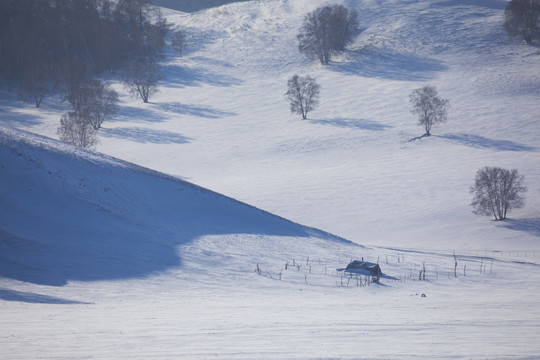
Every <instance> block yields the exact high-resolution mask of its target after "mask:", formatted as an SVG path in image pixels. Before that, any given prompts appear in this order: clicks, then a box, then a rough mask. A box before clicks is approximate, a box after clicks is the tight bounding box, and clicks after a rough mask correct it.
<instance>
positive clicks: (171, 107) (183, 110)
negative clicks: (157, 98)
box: [158, 102, 236, 119]
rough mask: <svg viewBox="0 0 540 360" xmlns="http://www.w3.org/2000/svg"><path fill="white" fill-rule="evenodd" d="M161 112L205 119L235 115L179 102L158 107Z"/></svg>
mask: <svg viewBox="0 0 540 360" xmlns="http://www.w3.org/2000/svg"><path fill="white" fill-rule="evenodd" d="M158 106H159V107H160V108H161V109H162V111H167V112H174V113H176V114H180V115H190V116H196V117H201V118H207V119H218V118H224V117H229V116H234V115H236V114H235V113H233V112H230V111H223V110H217V109H214V108H212V107H210V106H206V105H188V104H182V103H179V102H167V103H163V104H159V105H158Z"/></svg>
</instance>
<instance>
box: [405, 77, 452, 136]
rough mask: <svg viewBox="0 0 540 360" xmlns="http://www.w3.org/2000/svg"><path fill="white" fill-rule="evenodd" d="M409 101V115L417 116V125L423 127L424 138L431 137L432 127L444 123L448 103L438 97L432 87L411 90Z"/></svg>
mask: <svg viewBox="0 0 540 360" xmlns="http://www.w3.org/2000/svg"><path fill="white" fill-rule="evenodd" d="M409 99H410V102H411V104H412V106H413V108H412V110H411V113H413V114H414V115H417V116H418V125H419V126H423V127H424V129H425V130H426V134H425V135H426V136H429V135H431V128H432V127H433V125H436V124H439V123H444V122H446V119H447V118H448V109H449V108H450V103H449V101H448V100H447V99H442V98H440V97H439V95H438V93H437V89H435V87H434V86H431V85H426V86H424V87H422V88H420V89H416V90H413V91H412V92H411V94H410V95H409Z"/></svg>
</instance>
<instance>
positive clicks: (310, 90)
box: [285, 75, 321, 119]
mask: <svg viewBox="0 0 540 360" xmlns="http://www.w3.org/2000/svg"><path fill="white" fill-rule="evenodd" d="M320 88H321V87H320V85H319V84H317V81H315V79H314V78H312V77H311V76H309V75H307V76H306V77H302V76H298V75H294V76H293V77H292V78H290V79H289V81H288V82H287V92H286V93H285V96H286V97H287V98H288V99H289V101H290V105H291V112H292V113H296V114H300V115H302V119H306V118H307V114H308V112H309V111H311V110H313V109H315V106H317V104H318V103H319V91H320Z"/></svg>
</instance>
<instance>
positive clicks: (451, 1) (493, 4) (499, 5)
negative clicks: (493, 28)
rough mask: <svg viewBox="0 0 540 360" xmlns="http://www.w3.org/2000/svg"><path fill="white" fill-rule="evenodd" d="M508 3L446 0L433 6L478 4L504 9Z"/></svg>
mask: <svg viewBox="0 0 540 360" xmlns="http://www.w3.org/2000/svg"><path fill="white" fill-rule="evenodd" d="M506 5H508V1H506V0H448V1H442V2H439V3H436V4H433V6H478V7H483V8H486V9H495V10H504V9H505V8H506Z"/></svg>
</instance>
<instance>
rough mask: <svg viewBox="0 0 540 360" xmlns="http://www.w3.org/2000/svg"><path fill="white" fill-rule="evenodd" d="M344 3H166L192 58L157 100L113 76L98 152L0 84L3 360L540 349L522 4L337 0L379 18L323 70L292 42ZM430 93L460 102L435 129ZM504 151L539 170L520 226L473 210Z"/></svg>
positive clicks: (524, 169)
mask: <svg viewBox="0 0 540 360" xmlns="http://www.w3.org/2000/svg"><path fill="white" fill-rule="evenodd" d="M326 3H327V2H324V1H319V0H309V1H308V0H275V1H272V0H266V1H263V0H261V1H252V2H245V3H234V4H229V5H225V6H222V7H219V8H214V9H209V10H207V11H202V12H198V13H193V14H186V13H180V12H174V11H172V10H166V9H164V14H165V16H166V17H167V19H168V20H169V21H170V22H172V23H174V29H185V30H186V32H187V35H188V37H187V38H188V41H189V45H188V49H187V51H186V53H185V55H184V56H183V57H177V55H176V54H175V53H174V51H173V50H172V49H167V58H166V59H165V61H164V63H163V70H162V76H163V80H162V81H161V82H160V93H158V94H157V95H156V96H155V97H154V98H152V99H151V102H150V103H148V104H144V103H142V101H140V100H137V99H132V98H130V97H129V96H128V94H127V93H126V92H125V91H124V90H123V88H122V85H121V84H120V83H114V86H115V88H116V89H117V90H118V91H119V92H120V102H121V104H120V105H121V110H120V112H119V114H118V115H117V116H116V117H115V119H113V120H112V121H109V122H107V123H104V129H102V130H100V141H101V143H100V144H99V145H98V147H97V151H98V152H99V153H89V152H86V151H82V150H75V149H73V148H72V147H70V146H67V145H64V144H61V143H58V142H56V141H55V140H54V139H56V138H57V135H56V129H57V127H58V125H59V119H60V116H61V114H62V113H63V112H64V111H66V110H67V105H66V104H64V103H62V102H60V100H59V99H58V98H54V97H52V98H46V99H45V101H44V103H43V104H42V106H41V108H40V109H34V108H33V107H32V106H31V105H30V104H24V103H21V102H20V101H18V99H17V97H16V96H15V95H14V94H13V93H9V92H6V91H5V90H4V89H2V90H1V93H0V143H1V144H2V146H1V147H0V169H1V177H0V204H1V206H0V319H1V321H2V322H1V324H2V326H0V358H2V359H4V358H5V359H59V358H60V359H87V358H91V359H109V358H114V359H127V358H130V359H131V358H134V359H135V358H141V359H142V358H145V359H147V358H157V359H172V358H178V359H180V358H185V359H210V358H215V359H539V358H540V286H539V284H540V215H539V214H540V211H539V210H540V121H539V118H538V114H539V113H540V102H539V99H540V49H539V48H538V47H537V46H526V45H524V44H523V43H521V42H519V41H518V40H516V39H510V38H508V36H507V35H506V33H505V32H504V30H503V28H502V20H503V12H504V8H505V6H506V1H502V0H482V1H481V0H470V1H458V0H449V1H446V0H441V1H400V0H366V1H354V0H336V1H334V2H333V3H342V4H344V5H346V6H348V7H351V8H355V9H357V10H358V12H359V15H360V24H361V27H362V28H363V32H362V33H361V35H360V36H359V37H358V39H357V40H356V41H355V42H354V44H353V45H352V46H350V49H349V50H347V51H346V52H345V53H344V54H342V55H340V56H338V57H335V58H334V60H333V61H332V63H331V64H330V65H329V66H321V65H319V64H318V63H317V62H313V61H308V60H306V59H305V58H304V57H303V56H301V54H299V53H298V51H297V50H296V40H295V38H296V34H297V31H298V28H299V26H300V25H301V21H302V18H303V16H304V14H305V13H307V12H309V11H312V10H314V9H315V8H317V7H319V6H321V5H323V4H326ZM294 74H299V75H306V74H310V75H311V76H313V77H315V78H316V79H317V80H318V82H319V83H320V84H321V88H322V89H321V103H320V105H319V107H318V108H317V109H316V110H315V111H313V112H311V113H309V114H308V119H307V120H301V117H300V116H298V115H295V114H291V113H290V112H289V108H288V104H287V102H286V100H285V98H284V95H283V94H284V93H285V91H286V82H287V79H288V78H290V77H291V76H292V75H294ZM108 80H110V81H113V82H114V81H115V79H108ZM425 84H432V85H435V86H436V87H437V89H438V90H439V93H440V95H441V96H442V97H445V98H447V99H449V101H450V104H451V110H450V113H449V120H448V122H447V123H446V124H443V125H441V126H439V127H436V128H434V129H433V131H432V133H433V136H431V137H429V138H426V137H423V138H420V135H422V133H423V131H422V128H420V127H418V126H416V120H415V118H414V116H413V115H412V114H410V105H409V102H408V94H409V93H410V92H411V91H412V90H413V89H416V88H419V87H421V86H423V85H425ZM34 134H39V135H34ZM104 154H106V155H104ZM118 159H122V160H118ZM135 164H136V165H135ZM486 165H487V166H500V167H506V168H517V169H518V170H519V172H520V173H521V174H523V175H525V182H526V185H527V186H528V188H529V191H528V193H527V196H526V197H527V202H526V206H525V207H524V208H523V209H519V210H516V211H514V212H512V213H510V214H509V217H510V219H508V220H507V221H504V222H494V221H492V220H491V219H490V218H487V217H480V216H476V215H474V214H473V213H472V212H471V208H470V206H469V203H470V200H471V195H470V194H469V187H470V186H471V185H472V184H473V181H474V176H475V173H476V170H477V169H479V168H481V167H483V166H486ZM150 169H151V170H150ZM165 174H166V175H165ZM194 184H196V185H194ZM207 189H210V190H207ZM220 194H224V195H225V196H223V195H220ZM247 204H249V205H247ZM252 206H254V207H252ZM273 214H275V215H273ZM286 219H288V220H286ZM300 224H302V225H300ZM317 229H321V230H317ZM332 234H335V235H332ZM345 239H347V240H345ZM454 254H455V255H456V259H457V267H455V260H454ZM355 258H357V259H361V258H364V259H365V260H367V261H371V262H379V264H380V265H381V268H382V270H383V273H384V274H385V275H384V276H383V278H382V279H381V283H380V284H373V283H369V282H368V279H367V278H366V277H362V276H360V277H356V276H355V277H352V278H351V277H347V276H345V277H344V276H343V273H341V272H337V271H336V268H342V267H344V266H345V265H346V264H347V263H348V262H349V261H350V260H351V259H355ZM423 266H425V268H426V281H419V280H418V278H419V272H420V271H421V270H422V269H423ZM257 268H258V269H259V270H260V271H259V272H257V271H256V269H257ZM422 294H424V295H425V297H424V296H422Z"/></svg>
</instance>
